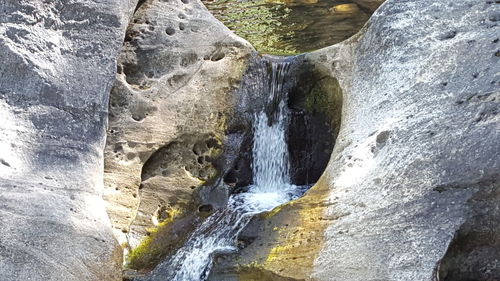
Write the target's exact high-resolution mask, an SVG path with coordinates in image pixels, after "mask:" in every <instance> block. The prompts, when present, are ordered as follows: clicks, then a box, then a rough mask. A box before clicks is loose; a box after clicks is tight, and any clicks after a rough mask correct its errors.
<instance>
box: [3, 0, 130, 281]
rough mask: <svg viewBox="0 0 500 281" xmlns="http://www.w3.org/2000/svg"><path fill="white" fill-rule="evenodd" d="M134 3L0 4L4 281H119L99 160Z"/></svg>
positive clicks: (118, 260) (9, 0) (20, 0)
mask: <svg viewBox="0 0 500 281" xmlns="http://www.w3.org/2000/svg"><path fill="white" fill-rule="evenodd" d="M132 2H134V1H128V0H106V1H97V2H96V1H76V2H75V1H66V0H60V1H32V0H30V1H24V0H15V1H13V0H7V1H2V3H0V46H1V48H0V49H1V51H0V60H1V61H2V64H1V65H0V72H1V73H2V75H1V76H0V85H1V87H0V116H1V119H2V122H1V124H0V151H2V154H1V155H0V158H1V159H0V225H1V228H0V279H2V280H40V281H41V280H44V281H45V280H65V281H70V280H74V281H82V280H89V281H95V280H120V277H121V253H120V248H119V246H118V243H117V242H116V240H115V239H114V237H113V235H112V231H111V224H110V222H109V219H108V217H107V215H106V211H105V207H104V202H103V201H102V199H101V194H102V189H103V185H102V173H103V165H102V161H103V153H102V151H103V148H104V139H105V125H106V118H107V101H108V95H109V90H110V89H111V85H112V83H113V80H114V77H115V69H116V63H115V60H116V57H117V55H118V53H119V50H120V47H121V45H122V42H123V37H124V31H125V26H126V24H127V22H128V15H129V12H130V11H131V9H133V7H134V5H135V3H132Z"/></svg>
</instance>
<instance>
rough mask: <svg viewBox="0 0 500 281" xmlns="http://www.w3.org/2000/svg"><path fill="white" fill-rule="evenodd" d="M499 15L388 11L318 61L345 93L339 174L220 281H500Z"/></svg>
mask: <svg viewBox="0 0 500 281" xmlns="http://www.w3.org/2000/svg"><path fill="white" fill-rule="evenodd" d="M499 15H500V5H498V3H495V1H458V2H457V1H453V0H444V1H439V2H436V1H432V0H408V1H397V0H389V1H387V2H386V3H385V4H383V5H382V6H381V7H380V8H379V10H378V11H377V12H376V13H375V14H374V15H373V17H372V18H371V20H370V21H369V22H368V23H367V25H366V26H365V28H364V29H363V30H362V31H361V32H360V33H359V34H358V35H356V36H355V37H353V38H351V39H350V40H348V41H346V42H344V43H342V44H338V45H335V46H332V47H328V48H325V49H322V50H319V51H316V52H312V53H310V54H306V55H305V59H306V60H307V61H309V62H310V63H311V64H313V65H315V66H316V69H317V71H319V72H322V73H323V74H324V75H325V76H327V77H331V78H332V79H333V78H334V79H337V80H338V81H339V85H340V88H341V91H342V96H343V107H342V124H341V129H340V133H339V136H338V138H337V141H336V145H335V148H334V151H333V154H332V156H331V159H330V163H329V165H328V167H327V169H326V171H325V173H324V174H323V176H322V178H321V179H320V180H319V182H318V183H317V184H316V185H315V186H314V187H313V188H312V189H311V190H310V191H308V192H307V193H306V195H305V196H304V197H302V198H300V199H298V200H296V201H293V202H290V203H288V204H286V205H284V206H280V207H278V208H277V209H275V210H274V211H273V212H271V213H269V214H265V215H262V216H260V218H258V219H256V220H255V221H254V222H253V223H251V224H250V225H249V227H248V228H247V230H246V231H244V232H243V233H242V237H241V239H242V241H248V242H247V243H249V245H247V246H246V248H244V249H243V250H242V251H241V252H240V253H239V254H238V255H237V257H234V256H233V257H231V258H230V259H226V260H224V259H222V258H221V259H219V260H218V263H219V267H218V268H217V267H216V271H215V272H214V273H213V276H215V277H214V278H213V280H235V279H238V278H239V279H240V280H342V281H354V280H359V281H361V280H364V281H365V280H429V281H430V280H436V278H439V280H497V279H500V271H499V268H500V267H499V266H498V264H499V262H500V255H499V253H500V251H499V247H500V243H499V242H498V241H500V229H499V227H498V226H499V225H500V224H499V214H498V210H499V207H500V203H499V201H498V194H499V191H500V183H499V182H498V180H499V178H500V173H499V170H500V142H499V141H498V140H499V139H500V117H499V115H498V109H499V108H500V100H499V98H500V76H499V70H500V38H499V34H500V32H499V31H500V27H499V25H498V21H499V20H500V17H499ZM228 260H229V261H228ZM224 278H225V279H224Z"/></svg>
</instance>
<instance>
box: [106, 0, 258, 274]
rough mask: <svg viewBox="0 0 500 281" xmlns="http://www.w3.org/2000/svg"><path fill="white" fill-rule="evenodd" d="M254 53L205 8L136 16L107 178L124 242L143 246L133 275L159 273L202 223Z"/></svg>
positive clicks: (116, 96)
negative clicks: (236, 93) (237, 91)
mask: <svg viewBox="0 0 500 281" xmlns="http://www.w3.org/2000/svg"><path fill="white" fill-rule="evenodd" d="M252 52H254V50H253V48H252V47H251V46H250V45H249V44H248V43H247V42H246V41H244V40H243V39H240V38H239V37H237V36H235V35H233V34H232V33H231V32H230V31H229V30H228V29H227V28H226V27H225V26H224V25H223V24H222V23H220V22H218V21H217V20H216V19H215V18H214V17H213V16H212V15H211V14H210V13H209V12H208V11H207V10H206V8H205V7H204V6H203V4H201V2H200V1H197V0H182V1H149V0H146V1H141V2H140V4H139V5H138V7H137V8H136V10H135V13H134V16H133V19H132V21H131V24H130V25H129V26H128V29H127V34H126V37H125V44H124V46H123V48H122V51H121V54H120V56H119V59H118V73H117V76H116V81H115V84H114V87H113V89H112V91H111V97H110V108H109V111H110V117H109V129H108V139H107V144H106V149H105V175H104V180H105V186H106V191H105V195H104V198H105V199H106V200H107V202H108V207H107V210H108V213H109V216H110V218H111V221H112V224H113V229H114V233H115V235H116V236H117V237H118V238H119V241H120V243H122V244H123V245H127V246H128V247H130V248H132V249H133V248H136V247H138V246H140V249H139V250H137V251H135V252H132V255H131V257H132V258H133V260H131V261H130V264H129V266H131V267H132V268H135V269H140V270H146V269H151V268H152V267H153V266H154V265H155V264H156V263H157V262H158V261H159V260H160V259H161V258H162V257H164V256H165V255H167V254H168V253H171V252H172V251H173V250H175V249H176V247H178V246H179V245H181V243H182V241H183V239H185V238H186V236H187V235H186V233H189V231H190V229H192V228H193V227H194V226H195V225H196V221H197V220H199V219H202V218H199V217H198V213H197V212H198V211H197V210H198V205H202V204H203V203H202V202H200V200H201V199H200V198H199V190H200V189H204V188H202V187H201V185H202V184H204V183H206V184H207V185H210V184H213V180H214V178H215V176H216V175H219V174H220V173H221V169H220V168H221V166H222V165H218V164H217V161H219V160H218V159H220V157H221V155H222V154H221V153H222V152H223V150H227V148H226V146H225V145H224V144H223V143H222V142H223V140H224V136H225V130H226V127H227V121H226V120H227V119H228V116H230V115H231V114H232V110H233V108H234V104H233V103H234V102H235V100H234V99H233V98H232V95H231V93H232V92H233V90H234V88H235V87H236V86H237V85H238V81H239V79H240V77H241V75H242V74H243V72H244V70H245V67H246V63H247V60H248V59H249V57H250V56H249V55H250V54H251V53H252ZM221 192H223V191H221ZM221 196H222V195H221ZM225 196H226V197H227V190H226V193H225ZM223 201H224V200H223ZM224 203H225V201H224ZM202 213H205V212H202ZM174 214H175V215H174ZM205 215H206V214H205ZM174 216H175V219H176V220H177V221H178V222H176V224H172V222H173V217H174ZM202 216H204V215H202ZM179 220H181V221H182V222H181V221H179ZM177 224H179V225H180V226H179V227H175V225H177ZM157 226H161V229H156V227H157ZM181 226H182V227H181ZM157 231H160V232H161V233H162V234H153V233H157ZM147 235H150V236H149V238H147V239H146V240H143V238H145V237H146V236H147ZM152 236H154V237H152ZM179 239H180V240H179ZM141 241H143V243H142V244H140V243H141ZM139 251H140V252H141V253H139ZM152 252H154V254H152Z"/></svg>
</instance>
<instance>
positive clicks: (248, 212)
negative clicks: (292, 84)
mask: <svg viewBox="0 0 500 281" xmlns="http://www.w3.org/2000/svg"><path fill="white" fill-rule="evenodd" d="M288 67H289V65H288V63H284V62H271V70H272V71H271V77H270V78H271V80H270V87H269V101H268V106H271V107H274V109H273V110H272V111H271V112H270V113H271V116H268V114H266V112H265V111H262V112H260V113H257V114H255V116H254V117H255V119H254V131H253V133H254V142H253V163H252V169H253V174H254V177H253V182H254V183H253V185H251V186H250V187H249V188H248V191H247V192H245V193H239V194H235V195H232V196H231V197H230V198H229V201H228V205H227V207H226V208H225V209H223V210H220V211H217V212H215V213H214V214H212V215H211V216H210V217H208V218H207V219H206V220H205V221H204V222H203V223H202V224H201V225H200V227H198V228H197V229H196V230H195V231H194V232H193V233H192V234H191V236H190V237H189V238H188V239H187V241H186V243H185V244H184V246H183V247H182V248H181V249H179V250H178V251H177V253H176V254H175V255H173V256H172V257H171V258H169V259H168V260H165V261H164V262H162V263H161V264H160V265H158V266H157V268H156V269H155V270H153V272H152V274H151V275H150V276H149V277H148V278H147V279H146V280H147V281H166V280H169V281H170V280H172V281H197V280H206V278H207V277H208V274H209V272H210V269H211V267H212V259H213V256H214V255H215V254H217V253H222V252H230V251H235V250H236V247H235V242H236V239H237V236H238V234H239V232H240V231H241V230H242V229H243V228H244V227H245V226H246V225H247V224H248V223H249V221H250V219H251V218H252V217H253V216H254V215H256V214H259V213H261V212H264V211H269V210H271V209H273V208H274V207H276V206H278V205H280V204H283V203H285V202H287V201H289V200H292V199H295V198H297V197H298V196H300V195H301V194H302V193H303V189H302V188H300V187H297V186H294V185H292V184H291V183H290V176H289V163H288V147H287V143H286V138H285V135H286V129H287V128H286V127H287V115H288V109H287V105H286V102H287V100H286V98H287V97H286V93H284V92H283V82H284V79H285V78H286V75H287V70H288Z"/></svg>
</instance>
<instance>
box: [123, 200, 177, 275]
mask: <svg viewBox="0 0 500 281" xmlns="http://www.w3.org/2000/svg"><path fill="white" fill-rule="evenodd" d="M167 214H168V217H167V218H166V219H165V220H163V221H160V222H159V223H158V225H157V226H155V227H150V228H147V229H146V231H147V232H148V234H149V235H148V236H146V237H144V239H142V241H141V242H140V243H139V245H138V246H137V247H135V248H134V249H132V250H131V251H130V253H129V254H128V256H127V263H126V264H127V266H128V267H130V268H147V267H149V266H154V263H156V262H157V261H158V259H159V258H160V256H161V254H162V249H161V248H159V247H157V246H156V245H155V243H154V242H155V241H157V240H158V238H159V236H160V235H159V232H161V230H162V229H165V228H167V227H168V225H169V224H170V223H171V222H173V221H174V219H175V218H176V217H179V216H180V215H181V214H182V210H180V209H178V208H170V209H169V210H168V211H167Z"/></svg>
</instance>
